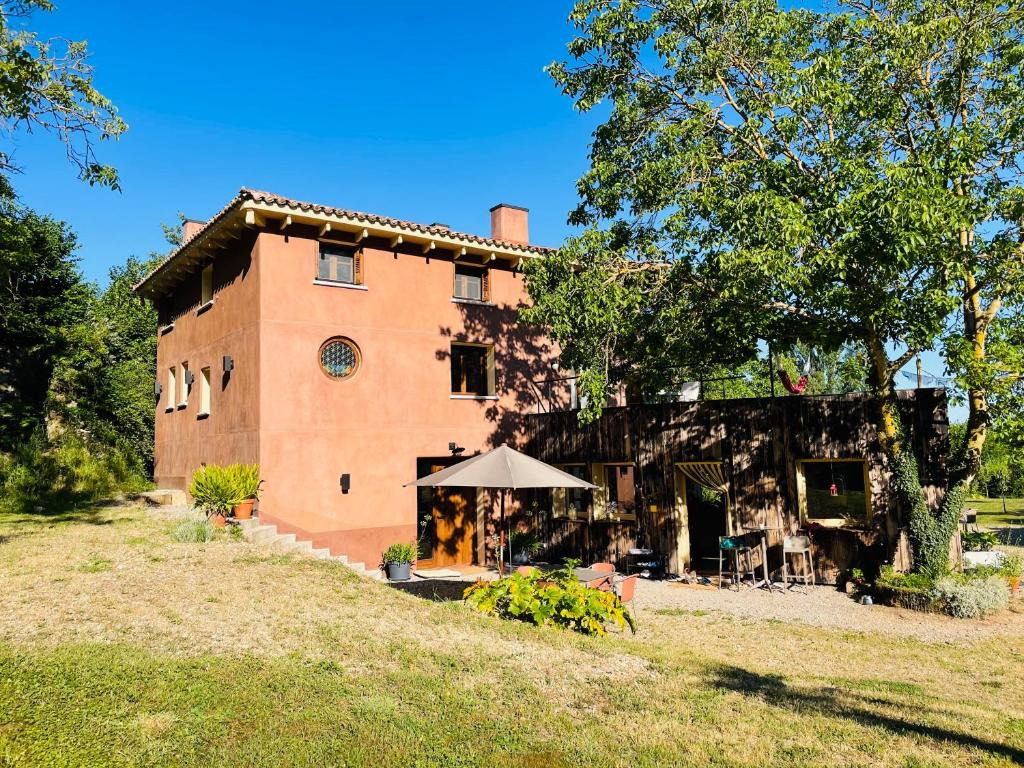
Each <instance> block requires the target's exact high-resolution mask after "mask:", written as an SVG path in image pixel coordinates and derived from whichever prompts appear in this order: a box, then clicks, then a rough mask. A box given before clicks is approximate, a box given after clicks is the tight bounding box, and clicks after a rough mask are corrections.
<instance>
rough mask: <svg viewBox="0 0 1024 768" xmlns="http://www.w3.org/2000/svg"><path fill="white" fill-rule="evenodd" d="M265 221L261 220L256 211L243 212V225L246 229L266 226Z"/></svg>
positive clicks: (261, 216)
mask: <svg viewBox="0 0 1024 768" xmlns="http://www.w3.org/2000/svg"><path fill="white" fill-rule="evenodd" d="M266 224H267V220H266V219H265V218H263V214H262V213H259V212H258V211H254V210H252V209H251V208H250V209H248V210H246V212H245V225H246V226H247V227H263V226H266Z"/></svg>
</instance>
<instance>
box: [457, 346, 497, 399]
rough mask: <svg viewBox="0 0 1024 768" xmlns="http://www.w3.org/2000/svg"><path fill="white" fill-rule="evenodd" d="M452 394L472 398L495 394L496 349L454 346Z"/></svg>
mask: <svg viewBox="0 0 1024 768" xmlns="http://www.w3.org/2000/svg"><path fill="white" fill-rule="evenodd" d="M452 394H453V395H465V396H470V397H489V396H491V395H493V394H494V347H492V346H490V345H485V344H452Z"/></svg>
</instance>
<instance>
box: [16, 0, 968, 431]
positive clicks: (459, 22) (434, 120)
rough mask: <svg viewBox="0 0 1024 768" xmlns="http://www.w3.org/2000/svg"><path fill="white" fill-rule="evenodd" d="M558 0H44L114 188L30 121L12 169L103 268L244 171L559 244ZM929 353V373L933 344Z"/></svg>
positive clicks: (565, 31)
mask: <svg viewBox="0 0 1024 768" xmlns="http://www.w3.org/2000/svg"><path fill="white" fill-rule="evenodd" d="M571 5H572V3H571V2H570V1H569V0H523V1H522V2H507V1H506V2H503V3H482V2H478V1H475V2H471V1H470V0H446V2H443V3H423V2H406V1H396V2H387V3H384V2H378V3H375V4H370V3H360V4H356V3H343V4H342V3H330V2H315V1H312V0H307V2H302V3H291V4H281V3H276V2H275V3H270V2H263V1H262V0H254V2H250V3H247V4H246V5H245V6H244V7H240V6H237V5H235V4H232V3H186V2H182V3H177V4H156V3H154V4H139V3H134V2H84V0H58V7H57V10H56V11H55V12H54V13H52V14H49V15H46V14H38V15H37V16H36V17H35V18H34V19H33V20H32V22H31V24H32V26H33V28H35V29H37V30H38V31H39V32H40V33H41V34H43V35H60V36H64V37H68V38H71V39H76V40H87V41H88V42H89V47H90V49H91V51H92V59H91V63H92V64H93V66H94V67H95V70H96V72H95V78H96V84H97V86H98V87H99V89H100V90H101V91H102V92H103V93H104V94H105V95H107V96H108V97H109V98H110V99H112V100H113V102H114V103H115V104H116V105H117V107H118V109H119V110H120V113H121V115H122V117H123V118H124V119H125V120H126V121H127V123H128V125H129V131H128V132H127V133H126V134H125V135H124V137H123V138H122V139H121V140H120V141H118V142H116V143H111V144H105V145H103V146H101V147H100V159H101V160H102V161H103V162H106V163H110V164H113V165H114V166H115V167H117V169H118V170H119V171H120V173H121V177H122V188H123V191H122V192H120V193H117V192H111V191H109V190H107V189H101V188H95V187H89V186H87V185H86V184H84V183H82V182H80V181H78V180H77V178H76V177H75V173H74V169H73V168H72V167H71V166H70V165H69V164H68V163H67V161H66V159H65V157H64V153H63V150H62V148H61V147H60V146H59V144H57V142H56V140H55V139H54V138H53V137H50V136H46V135H43V134H37V135H33V136H26V135H24V134H22V135H17V136H15V137H13V154H14V160H15V162H16V163H17V164H19V165H20V166H22V167H23V169H24V171H25V173H24V174H22V175H19V176H16V177H15V178H14V183H15V186H16V188H17V190H18V193H19V195H20V197H21V199H22V201H23V202H24V203H26V204H27V205H29V206H31V207H33V208H35V209H37V210H39V211H41V212H48V213H50V214H52V215H53V216H55V217H57V218H60V219H63V220H64V221H67V222H68V223H69V224H70V225H71V226H72V228H73V229H74V230H75V231H76V232H77V233H78V236H79V242H80V248H79V255H80V257H81V266H82V270H83V271H84V273H85V275H86V276H87V277H88V278H90V279H93V280H96V281H98V282H103V281H104V280H105V277H106V274H107V270H108V269H109V268H110V267H111V266H112V265H115V264H119V263H122V262H123V261H124V260H125V259H126V258H127V257H128V256H130V255H144V254H147V253H149V252H150V251H153V250H163V249H164V248H165V243H164V241H163V237H162V233H161V229H160V224H161V222H167V223H172V222H173V221H175V219H176V216H177V213H178V212H179V211H181V212H183V213H185V215H187V216H189V217H192V218H199V219H203V218H207V217H209V216H210V215H212V214H213V213H215V212H216V211H217V210H219V209H220V208H221V207H222V206H223V205H224V204H225V203H226V202H227V201H228V200H229V199H230V198H231V197H232V196H233V195H234V193H235V192H236V191H237V190H238V188H239V187H241V186H250V187H255V188H258V189H265V190H268V191H271V192H275V193H277V194H281V195H286V196H291V197H296V198H299V199H304V200H310V201H313V202H319V203H325V204H330V205H337V206H341V207H347V208H354V209H357V210H363V211H369V212H373V213H380V214H384V215H388V216H395V217H398V218H404V219H411V220H413V221H424V222H433V221H443V222H445V223H447V224H449V225H451V226H453V227H455V228H456V229H460V230H464V231H468V232H475V233H478V234H487V233H488V232H489V226H490V220H489V214H488V209H489V208H490V207H491V206H492V205H494V204H495V203H498V202H508V203H513V204H516V205H524V206H527V207H528V208H530V228H531V239H532V240H533V241H534V242H535V243H539V244H544V245H557V244H558V243H560V242H561V241H562V240H563V239H564V238H565V236H566V235H567V234H569V232H570V228H569V227H568V225H567V224H566V216H567V214H568V211H569V210H570V209H571V208H572V207H573V206H574V204H575V201H576V196H575V186H574V184H575V181H576V179H577V178H578V177H579V176H580V175H581V173H582V172H583V171H584V170H585V168H586V156H587V145H588V143H589V141H590V134H591V131H592V130H593V128H594V126H595V124H596V117H595V116H593V115H588V116H582V115H579V114H577V113H576V112H575V111H574V110H573V108H572V104H571V102H570V101H569V99H567V98H566V97H564V96H562V95H561V94H560V93H559V92H558V90H557V89H556V88H555V86H554V84H553V82H552V81H551V79H550V78H549V77H548V76H547V75H546V74H545V73H544V71H543V68H544V66H545V65H546V64H548V63H549V62H551V61H552V60H554V59H556V58H563V57H564V51H565V44H566V42H567V41H568V40H569V39H570V36H571V33H572V30H571V28H570V27H569V26H568V25H567V24H566V21H565V20H566V17H567V16H568V13H569V10H570V8H571ZM342 6H343V10H339V8H342ZM924 367H925V370H927V371H929V372H931V373H933V374H936V375H939V376H941V375H943V366H942V363H941V361H940V360H939V359H938V358H937V356H935V355H931V354H929V355H926V356H925V359H924ZM911 368H912V366H911ZM908 370H909V369H908ZM904 383H905V382H904V381H901V382H900V384H901V385H902V384H904ZM960 410H961V409H957V411H956V412H955V413H954V416H956V417H957V418H960V417H961V416H960V414H959V411H960Z"/></svg>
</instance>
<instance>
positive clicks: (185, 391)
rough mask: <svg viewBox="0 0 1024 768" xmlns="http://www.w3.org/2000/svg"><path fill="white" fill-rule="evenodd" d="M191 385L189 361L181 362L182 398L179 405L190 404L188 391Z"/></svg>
mask: <svg viewBox="0 0 1024 768" xmlns="http://www.w3.org/2000/svg"><path fill="white" fill-rule="evenodd" d="M190 389H191V387H190V386H189V383H188V363H187V362H185V363H182V364H181V398H180V399H179V400H178V405H188V393H189V390H190Z"/></svg>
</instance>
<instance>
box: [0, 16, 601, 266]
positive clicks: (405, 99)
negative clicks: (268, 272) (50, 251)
mask: <svg viewBox="0 0 1024 768" xmlns="http://www.w3.org/2000/svg"><path fill="white" fill-rule="evenodd" d="M57 2H58V8H57V10H56V11H55V12H54V13H53V14H50V15H44V14H40V15H37V16H36V17H35V19H34V20H33V21H32V24H33V26H34V27H36V28H37V29H39V30H40V31H41V32H42V33H43V34H60V35H63V36H66V37H70V38H72V39H85V40H88V42H89V47H90V49H91V50H92V52H93V56H92V59H91V61H92V64H93V66H94V67H95V70H96V72H95V77H96V83H97V86H98V87H99V88H100V90H101V91H102V92H103V93H104V94H105V95H107V96H108V97H109V98H111V99H112V100H113V102H114V103H115V104H116V105H117V106H118V108H119V110H120V113H121V115H122V117H123V118H124V119H125V120H126V121H127V123H128V124H129V126H130V129H129V131H128V133H127V134H125V135H124V137H123V138H122V139H121V140H120V141H118V142H117V143H112V144H109V145H104V146H102V147H101V152H100V157H101V160H102V161H104V162H108V163H111V164H113V165H114V166H115V167H117V168H118V170H119V171H120V173H121V175H122V186H123V192H121V193H120V194H118V193H115V192H110V191H108V190H105V189H99V188H90V187H88V186H87V185H85V184H83V183H82V182H80V181H78V180H77V179H76V178H75V173H74V170H73V168H72V167H71V166H69V165H68V163H67V162H66V160H65V158H64V153H63V151H62V148H61V147H60V146H59V145H58V144H57V143H56V140H55V139H53V138H52V137H47V136H42V135H37V136H33V137H25V136H20V137H17V140H16V142H15V153H14V154H15V162H17V163H18V164H19V165H21V166H22V167H23V168H24V170H25V173H24V174H23V175H20V176H18V177H16V178H15V180H14V182H15V185H16V187H17V190H18V192H19V195H20V196H21V198H22V200H23V201H24V202H25V203H27V204H28V205H30V206H32V207H34V208H37V209H39V210H41V211H48V212H50V213H52V214H53V215H54V216H56V217H58V218H61V219H64V220H65V221H67V222H69V223H70V224H71V225H72V227H73V228H74V229H75V230H76V231H77V232H78V234H79V237H80V241H81V249H80V255H81V258H82V268H83V270H84V272H85V274H86V275H87V276H88V277H90V278H92V279H96V280H102V279H103V278H104V277H105V275H106V272H107V269H108V268H109V267H110V266H111V265H113V264H117V263H120V262H122V261H124V259H125V258H126V257H127V256H128V255H130V254H145V253H148V252H149V251H151V250H153V249H159V248H162V247H163V242H162V235H161V230H160V223H161V222H171V221H173V220H174V218H175V215H176V213H177V212H178V211H183V212H184V213H185V214H186V215H188V216H191V217H195V218H206V217H208V216H210V215H211V214H213V213H215V212H216V211H217V210H218V209H219V208H220V207H221V206H223V205H224V203H226V202H227V201H228V200H229V199H230V198H231V196H232V195H233V194H234V193H235V192H236V191H237V190H238V188H239V187H241V186H252V187H256V188H260V189H267V190H269V191H272V192H276V193H278V194H282V195H288V196H292V197H297V198H299V199H305V200H312V201H315V202H322V203H327V204H333V205H338V206H343V207H349V208H355V209H357V210H364V211H371V212H374V213H381V214H386V215H390V216H397V217H400V218H407V219H412V220H415V221H427V222H431V221H443V222H446V223H448V224H450V225H452V226H453V227H456V228H458V229H462V230H467V231H470V232H476V233H480V234H487V233H488V231H489V227H490V218H489V213H488V209H489V208H490V207H491V206H492V205H494V204H495V203H498V202H510V203H514V204H518V205H524V206H527V207H529V208H530V209H531V236H532V239H533V240H534V241H535V242H538V243H542V244H552V245H557V244H558V243H559V242H560V241H561V240H562V239H563V238H564V236H565V235H566V234H567V232H568V228H567V226H566V223H565V221H566V214H567V212H568V211H569V209H570V208H571V207H572V206H573V203H574V199H575V190H574V186H573V184H574V181H575V179H576V178H577V177H578V176H579V175H580V173H581V172H582V171H583V169H584V168H585V162H586V150H587V143H588V140H589V135H590V131H591V130H592V128H593V120H592V119H588V118H583V117H580V116H579V115H577V114H575V113H574V111H573V109H572V105H571V103H570V101H569V100H568V99H566V98H564V97H562V96H561V95H560V94H559V92H558V91H557V89H556V88H555V87H554V85H553V83H552V81H551V80H550V78H548V76H547V75H546V74H545V73H544V72H543V67H544V66H545V65H546V64H547V63H549V62H550V61H551V60H553V59H554V58H555V57H558V56H560V55H561V54H562V51H564V46H565V42H566V40H567V39H568V34H569V29H568V27H567V26H566V25H565V18H566V16H567V15H568V12H569V8H570V6H571V3H569V2H556V1H555V0H537V1H536V2H518V3H511V2H506V3H500V4H495V3H480V2H468V1H465V0H458V1H455V2H452V1H451V0H449V1H446V2H444V3H422V2H390V3H374V4H370V3H362V4H358V5H357V4H355V3H344V4H339V3H329V2H303V3H294V4H282V3H265V2H258V1H257V2H252V3H248V4H246V5H245V7H244V9H243V8H241V7H239V6H237V5H235V4H229V3H204V4H199V3H175V4H164V3H161V4H156V3H154V4H138V3H127V2H88V3H87V2H82V0H57ZM342 5H344V10H343V11H342V10H339V8H340V7H341V6H342Z"/></svg>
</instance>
